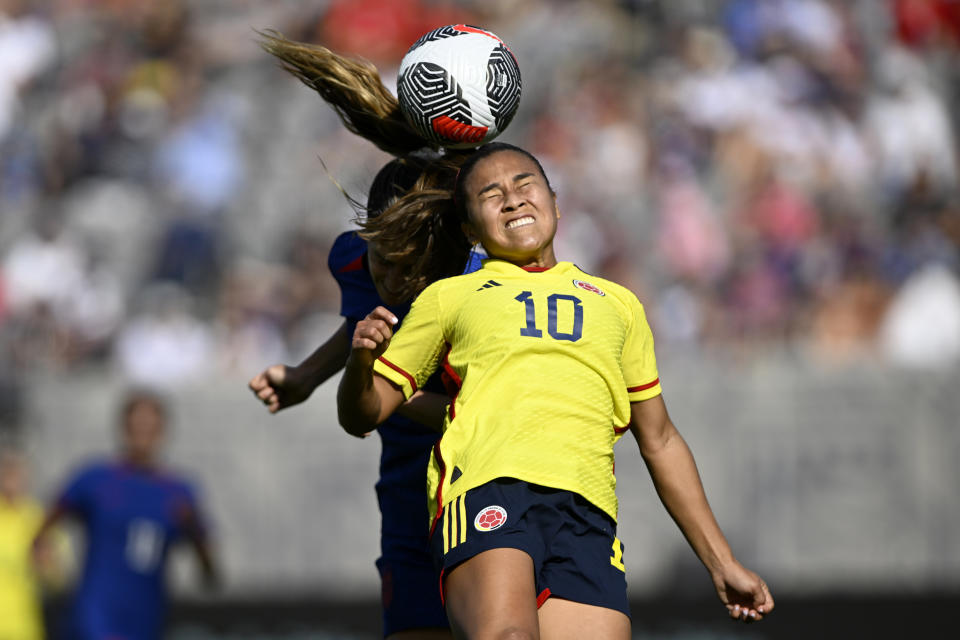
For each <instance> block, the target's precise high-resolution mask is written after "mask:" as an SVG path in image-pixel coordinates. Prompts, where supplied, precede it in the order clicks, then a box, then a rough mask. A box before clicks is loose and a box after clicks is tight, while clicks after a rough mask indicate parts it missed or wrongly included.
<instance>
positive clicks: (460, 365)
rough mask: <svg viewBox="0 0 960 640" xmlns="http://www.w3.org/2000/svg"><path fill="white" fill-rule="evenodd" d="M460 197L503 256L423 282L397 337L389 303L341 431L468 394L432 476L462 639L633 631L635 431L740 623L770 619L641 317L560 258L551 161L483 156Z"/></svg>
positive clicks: (369, 343) (440, 549) (363, 347)
mask: <svg viewBox="0 0 960 640" xmlns="http://www.w3.org/2000/svg"><path fill="white" fill-rule="evenodd" d="M420 197H421V194H418V193H411V194H408V195H407V196H405V197H404V198H401V200H400V201H399V202H398V204H397V205H396V208H397V209H403V208H404V207H405V206H406V205H408V204H409V203H410V202H412V201H415V200H416V199H418V198H420ZM449 201H450V203H451V204H452V205H453V206H454V207H455V210H456V212H457V213H458V214H459V215H460V216H461V219H462V222H463V230H464V233H465V234H466V236H467V237H468V238H469V239H470V240H472V241H476V242H479V243H480V244H482V245H483V247H484V248H485V249H486V251H487V254H488V255H489V256H490V257H491V258H490V259H489V260H487V261H485V262H484V265H483V268H482V269H480V270H479V271H477V272H475V273H471V274H467V275H462V276H457V277H453V278H448V279H445V280H441V281H439V282H436V283H434V284H432V285H430V286H429V287H427V288H426V289H425V290H424V291H423V292H422V293H421V294H420V295H419V296H418V297H417V299H416V300H415V302H414V304H413V307H412V309H411V311H410V313H409V314H408V315H407V317H406V320H405V322H404V326H403V328H402V329H401V330H400V331H399V332H397V333H396V334H394V333H393V328H394V327H395V326H396V320H397V319H396V317H395V315H393V314H392V313H391V312H390V311H388V310H387V309H385V308H382V307H381V308H377V309H376V310H374V312H373V313H371V314H370V315H369V316H367V318H366V319H365V320H363V321H362V322H360V323H358V324H357V328H356V330H355V331H354V334H353V339H352V349H351V352H350V356H349V358H348V360H347V365H346V368H345V373H344V376H343V378H342V380H341V382H340V387H339V390H338V395H337V399H338V408H339V412H340V421H341V424H342V425H343V426H344V428H345V429H346V430H347V431H348V432H349V433H352V434H354V435H362V434H364V433H366V432H367V431H369V430H370V429H371V428H373V427H374V426H375V425H376V424H379V423H381V422H382V421H383V420H384V419H386V418H387V417H388V416H390V415H391V414H392V413H393V411H394V410H395V409H396V408H397V407H399V406H400V405H401V404H402V403H403V401H404V400H405V399H406V398H408V397H410V396H411V395H412V394H413V393H415V392H416V390H417V389H418V388H419V387H420V385H421V384H422V383H423V382H424V381H425V380H426V378H427V377H428V376H429V375H430V374H431V373H433V371H434V370H435V369H437V368H438V367H441V366H442V367H443V369H444V370H446V371H447V373H448V374H449V376H450V377H451V378H452V379H454V380H456V381H457V382H458V383H459V385H460V388H459V393H458V394H457V395H456V397H455V399H454V400H453V401H452V402H451V403H450V406H449V412H448V417H447V419H446V423H445V428H444V433H443V437H442V439H441V440H440V441H439V442H438V443H437V445H435V447H434V450H433V454H432V456H431V461H430V468H429V470H428V489H429V493H430V495H431V496H432V501H431V505H430V509H431V522H432V525H431V527H432V540H431V542H432V546H433V549H434V553H435V557H436V558H437V559H438V560H439V564H440V566H441V568H442V572H443V573H442V576H443V577H442V582H441V585H442V590H443V593H444V595H445V599H446V600H445V601H446V610H447V614H448V616H449V618H450V622H451V625H452V628H453V630H454V633H455V635H457V636H458V637H465V638H487V637H490V638H492V637H506V635H505V634H510V637H516V638H521V637H523V638H537V637H540V636H543V637H547V638H585V637H591V638H628V637H629V636H630V621H629V617H628V615H629V613H628V606H627V595H626V580H625V573H624V564H623V547H622V545H621V544H620V542H619V540H618V539H617V538H616V520H615V519H616V514H617V500H616V495H615V493H614V486H615V480H614V476H613V444H614V442H616V440H617V439H618V438H619V437H620V435H621V434H622V433H624V432H625V431H626V430H627V429H629V430H630V431H631V432H632V433H633V435H634V437H635V439H636V441H637V443H638V445H639V447H640V452H641V454H642V456H643V458H644V461H645V463H646V465H647V467H648V469H649V472H650V475H651V477H652V479H653V482H654V485H655V487H656V489H657V492H658V494H659V495H660V498H661V500H662V502H663V504H664V506H665V507H666V509H667V510H668V511H669V513H670V514H671V516H672V517H673V518H674V520H675V521H676V522H677V524H678V526H679V528H680V530H681V531H682V532H683V534H684V536H686V538H687V540H688V541H689V543H690V544H691V546H692V547H693V549H694V551H695V552H696V554H697V555H698V557H699V558H700V560H701V561H702V562H703V563H704V565H705V566H706V568H707V570H708V571H709V573H710V576H711V579H712V580H713V583H714V585H715V587H716V589H717V593H718V595H719V596H720V599H721V601H722V602H723V603H724V604H725V605H726V607H727V608H728V610H729V613H730V616H732V617H733V618H738V619H741V620H745V621H751V620H759V619H761V618H763V616H764V615H766V614H768V613H769V612H770V611H771V610H772V609H773V598H772V596H771V595H770V592H769V590H768V589H767V587H766V585H765V584H764V583H763V581H762V580H761V579H760V578H759V577H758V576H757V575H756V574H755V573H753V572H752V571H749V570H748V569H746V568H744V567H743V566H741V565H740V564H739V563H738V562H737V561H736V559H735V558H734V556H733V553H732V552H731V550H730V547H729V545H728V544H727V541H726V540H725V538H724V536H723V533H722V532H721V531H720V528H719V526H718V525H717V523H716V520H715V519H714V516H713V513H712V512H711V509H710V507H709V505H708V504H707V500H706V497H705V494H704V491H703V488H702V485H701V482H700V479H699V476H698V473H697V470H696V466H695V464H694V460H693V456H692V455H691V453H690V450H689V449H688V448H687V445H686V444H685V442H684V440H683V438H682V437H681V436H680V434H679V433H678V431H677V429H676V427H675V426H674V425H673V423H672V422H671V421H670V418H669V416H668V414H667V409H666V405H665V404H664V401H663V398H662V396H661V388H660V381H659V375H658V373H657V367H656V361H655V357H654V352H653V339H652V335H651V333H650V329H649V326H648V325H647V322H646V318H645V316H644V311H643V307H642V305H641V304H640V302H639V301H638V300H637V298H636V297H635V296H634V295H633V294H632V293H630V292H629V291H627V290H626V289H624V288H623V287H621V286H619V285H617V284H615V283H613V282H610V281H607V280H603V279H601V278H598V277H595V276H592V275H589V274H586V273H584V272H582V271H580V270H579V269H578V268H577V267H575V266H574V265H572V264H570V263H565V262H558V261H557V259H556V257H555V255H554V250H553V239H554V235H555V233H556V229H557V219H558V218H559V210H558V208H557V202H556V195H555V194H554V192H553V190H552V189H551V187H550V184H549V182H548V181H547V178H546V175H545V174H544V172H543V169H542V167H541V166H540V164H539V162H538V161H537V160H536V159H535V158H534V157H533V156H532V155H530V154H529V153H527V152H526V151H523V150H521V149H519V148H517V147H513V146H511V145H506V144H502V143H492V144H489V145H486V146H484V147H481V148H480V149H479V151H478V152H476V153H475V154H474V155H472V156H471V157H470V158H468V159H467V160H466V162H464V164H463V165H462V167H461V169H460V173H459V176H458V179H457V182H456V186H455V189H454V192H453V194H452V198H449ZM436 204H437V202H436V200H435V201H434V205H435V206H436Z"/></svg>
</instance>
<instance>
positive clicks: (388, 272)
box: [367, 242, 405, 305]
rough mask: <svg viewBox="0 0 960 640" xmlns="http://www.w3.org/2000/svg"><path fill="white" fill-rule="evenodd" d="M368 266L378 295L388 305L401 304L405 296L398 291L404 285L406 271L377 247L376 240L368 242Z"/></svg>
mask: <svg viewBox="0 0 960 640" xmlns="http://www.w3.org/2000/svg"><path fill="white" fill-rule="evenodd" d="M367 268H368V269H370V279H371V280H373V286H375V287H376V288H377V295H379V296H380V299H381V300H383V301H384V302H385V303H386V304H388V305H394V304H400V303H402V302H404V301H405V298H404V297H403V296H402V295H400V294H399V293H397V292H398V291H399V290H400V289H402V287H403V281H404V276H405V274H404V272H403V269H402V268H401V267H400V265H398V264H396V263H395V262H390V261H389V260H387V259H386V258H385V257H384V256H383V254H382V253H380V251H379V250H378V249H377V243H376V242H369V243H368V244H367Z"/></svg>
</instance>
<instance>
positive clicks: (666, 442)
mask: <svg viewBox="0 0 960 640" xmlns="http://www.w3.org/2000/svg"><path fill="white" fill-rule="evenodd" d="M630 430H631V432H632V433H633V436H634V438H636V440H637V444H638V445H639V447H640V454H641V455H642V456H643V460H644V462H645V463H646V465H647V469H648V470H649V471H650V476H651V478H652V479H653V484H654V486H655V487H656V490H657V495H659V496H660V500H661V502H663V505H664V507H666V509H667V511H668V512H669V513H670V516H671V517H672V518H673V520H674V521H675V522H676V523H677V526H678V527H679V528H680V531H681V532H682V533H683V535H684V537H685V538H686V539H687V541H688V542H689V543H690V546H691V547H693V550H694V552H695V553H696V554H697V557H698V558H700V561H701V562H703V564H704V566H705V567H706V568H707V570H708V571H709V572H710V577H711V579H712V580H713V584H714V587H715V588H716V590H717V595H718V596H719V597H720V600H721V601H722V602H723V603H724V605H725V606H726V607H727V611H728V612H729V614H730V617H732V618H734V619H738V620H742V621H744V622H752V621H756V620H762V619H763V617H764V616H765V615H767V614H769V613H770V612H771V611H772V610H773V597H772V596H771V595H770V591H769V589H768V588H767V585H766V584H765V583H764V582H763V580H761V579H760V577H759V576H758V575H757V574H756V573H754V572H753V571H750V570H749V569H746V568H745V567H743V566H742V565H741V564H740V563H739V562H737V560H736V558H734V556H733V552H732V551H731V549H730V545H729V544H728V543H727V540H726V538H725V537H724V535H723V532H722V531H721V530H720V526H719V525H718V524H717V521H716V518H715V517H714V515H713V511H712V510H711V509H710V505H709V503H708V502H707V497H706V493H705V492H704V490H703V484H702V482H701V481H700V474H699V472H698V471H697V466H696V463H695V462H694V459H693V454H692V453H691V452H690V448H689V447H688V446H687V443H686V442H685V441H684V439H683V437H682V436H681V435H680V432H679V431H677V428H676V427H675V426H674V424H673V422H671V420H670V416H669V415H668V413H667V407H666V404H665V403H664V401H663V396H656V397H654V398H651V399H649V400H644V401H642V402H634V403H633V404H632V405H631V420H630Z"/></svg>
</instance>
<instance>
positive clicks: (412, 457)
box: [249, 34, 479, 639]
mask: <svg viewBox="0 0 960 640" xmlns="http://www.w3.org/2000/svg"><path fill="white" fill-rule="evenodd" d="M264 38H265V39H264V48H265V49H266V50H267V51H268V52H270V53H271V54H273V55H275V56H277V57H278V58H279V59H280V60H282V61H283V63H284V68H285V69H287V70H288V71H290V72H291V73H293V74H294V75H296V76H297V77H299V78H300V79H301V80H303V81H304V83H305V84H307V86H309V87H311V88H312V89H314V90H315V91H317V92H318V93H319V94H320V95H321V97H323V98H324V100H326V101H327V102H328V103H329V104H331V105H332V106H333V107H334V108H335V109H336V110H337V113H338V114H339V115H340V117H341V118H342V120H343V122H344V125H345V126H346V127H347V128H348V129H349V130H350V131H353V132H354V133H357V134H358V135H361V136H362V137H364V138H366V139H368V140H370V141H371V142H373V143H374V144H375V145H376V146H378V147H379V148H380V149H383V150H384V151H387V152H388V153H391V154H394V155H397V156H399V157H398V158H396V159H394V160H391V161H390V162H387V163H386V164H385V165H384V166H383V168H382V169H381V170H380V171H379V172H378V173H377V175H376V177H375V178H374V180H373V183H372V185H371V187H370V191H369V194H368V199H367V205H366V208H365V210H366V216H365V218H364V219H362V220H361V221H360V223H361V227H364V228H366V227H371V226H375V227H376V228H377V229H379V230H380V231H379V232H378V237H379V240H378V241H375V242H369V243H368V242H367V241H366V240H364V239H363V237H362V236H363V235H365V234H364V233H363V232H360V233H359V234H358V233H357V232H355V231H348V232H346V233H343V234H341V235H340V236H339V237H338V238H337V239H336V240H335V242H334V244H333V247H332V248H331V250H330V257H329V261H328V262H329V266H330V271H331V273H332V274H333V276H334V278H335V279H336V281H337V284H338V285H339V287H340V292H341V309H340V313H341V315H342V316H343V317H344V322H343V324H342V325H341V326H340V328H339V329H338V330H337V331H335V332H334V333H333V335H331V336H330V338H329V339H328V340H327V341H326V342H324V344H323V345H321V346H320V347H319V348H318V349H317V350H316V351H314V352H313V353H312V354H311V355H310V356H309V357H307V358H306V359H305V360H304V361H303V362H301V363H300V364H299V365H297V366H295V367H290V366H286V365H279V364H278V365H273V366H271V367H268V368H267V369H265V370H264V371H263V372H261V373H260V374H258V375H257V376H255V377H254V378H253V379H252V380H251V381H250V383H249V386H250V389H251V390H252V391H253V392H254V393H255V394H256V395H257V397H258V398H259V399H260V400H261V401H262V402H263V403H264V404H265V405H266V406H267V408H268V409H269V411H270V412H271V413H275V412H277V411H280V410H281V409H284V408H286V407H289V406H293V405H296V404H299V403H300V402H303V401H304V400H306V399H307V398H308V397H309V396H310V394H311V393H312V392H313V390H314V389H316V388H317V387H318V386H319V385H320V384H322V383H323V382H324V381H325V380H327V379H328V378H330V377H331V376H333V375H334V374H336V373H337V372H339V371H340V370H341V369H342V368H343V366H344V363H345V362H346V360H347V356H348V355H349V353H350V340H351V336H352V335H353V331H354V328H355V326H356V323H357V322H358V321H360V320H362V319H363V318H364V317H365V316H366V315H367V314H368V313H370V312H371V311H372V310H373V309H374V308H376V307H378V306H381V305H383V306H385V307H387V308H389V309H390V310H391V313H393V314H394V315H395V317H397V318H400V319H402V318H403V316H404V315H406V312H407V310H408V309H409V302H410V299H411V298H412V297H413V296H414V295H415V294H416V293H418V292H419V291H420V290H421V289H423V287H425V286H426V285H427V284H428V283H429V282H432V281H434V280H436V279H439V278H442V277H446V276H451V275H456V274H459V273H462V272H463V271H464V268H465V266H466V269H467V270H468V271H469V270H473V269H476V268H478V267H479V261H478V260H473V257H472V256H473V254H472V253H471V252H470V245H469V244H468V243H467V242H466V241H465V239H464V238H463V237H462V235H461V234H460V233H459V229H458V224H457V223H456V221H449V220H447V219H444V218H441V217H439V216H437V215H436V210H435V209H434V208H432V207H431V206H429V203H427V204H426V206H424V207H420V208H418V209H417V210H416V211H407V215H404V216H403V217H381V213H382V212H384V211H385V210H387V209H389V207H390V205H392V204H393V203H394V202H395V201H396V199H397V198H398V197H400V196H402V195H403V194H404V193H406V192H407V191H408V190H410V189H417V190H419V191H424V192H432V191H434V190H436V189H437V188H440V187H445V188H446V189H449V187H450V185H452V183H453V181H454V178H455V176H456V171H457V168H458V166H459V163H460V162H461V161H462V160H463V158H464V157H465V155H462V154H448V155H446V156H440V155H438V154H436V153H434V152H432V151H430V150H429V149H426V148H425V147H427V146H428V143H427V141H425V140H423V139H422V138H420V137H419V136H418V135H417V134H416V133H414V132H413V131H412V130H411V129H410V128H409V126H408V125H407V124H406V121H405V120H404V119H403V116H402V114H401V113H400V111H399V105H398V104H397V102H396V99H395V98H394V97H393V95H392V94H391V93H390V92H389V91H388V90H387V89H386V87H384V86H383V84H382V82H381V81H380V77H379V74H378V73H377V70H376V68H375V67H373V65H370V64H369V63H364V62H360V61H354V60H350V59H348V58H343V57H341V56H338V55H337V54H335V53H333V52H331V51H329V50H328V49H326V48H324V47H319V46H314V45H307V44H303V43H297V42H292V41H289V40H286V39H284V38H282V37H279V36H272V35H266V34H265V35H264ZM447 222H453V225H452V227H451V226H450V225H448V224H446V223H447ZM425 389H426V390H427V393H418V394H415V396H414V397H412V398H411V400H410V401H409V402H407V403H405V404H404V406H403V407H401V408H400V410H399V412H398V413H400V414H402V415H397V416H393V417H392V418H391V419H390V420H388V421H386V422H384V423H383V424H382V425H380V427H379V428H378V429H377V432H378V433H379V435H380V439H381V442H382V454H381V458H380V468H379V474H380V476H379V480H378V481H377V484H376V491H377V501H378V505H379V507H380V512H381V515H382V524H381V538H380V544H381V556H380V558H379V559H378V560H377V569H378V570H379V572H380V577H381V585H382V606H383V633H384V636H386V637H388V638H391V639H400V638H444V637H449V635H450V634H449V630H448V623H447V619H446V615H445V613H444V610H443V604H442V603H441V602H440V596H439V593H438V591H437V588H436V585H437V579H438V574H437V570H436V568H435V567H434V564H433V562H432V559H431V556H430V548H429V538H428V533H429V532H428V529H427V524H426V523H427V518H428V514H427V503H426V493H425V490H424V486H425V482H426V478H425V470H426V467H427V462H428V459H429V457H430V450H431V448H432V447H433V445H434V443H435V442H436V440H437V438H438V437H439V428H440V425H441V424H442V422H443V413H444V410H445V406H446V404H447V402H448V398H447V397H446V396H445V395H442V394H443V391H444V389H443V386H442V384H441V383H440V381H439V379H434V380H432V381H431V382H430V383H428V384H427V385H426V387H425Z"/></svg>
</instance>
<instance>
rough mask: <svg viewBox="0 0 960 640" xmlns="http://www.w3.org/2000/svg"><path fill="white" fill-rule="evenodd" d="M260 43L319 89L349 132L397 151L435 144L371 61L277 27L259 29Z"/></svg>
mask: <svg viewBox="0 0 960 640" xmlns="http://www.w3.org/2000/svg"><path fill="white" fill-rule="evenodd" d="M257 33H258V34H259V35H260V37H261V38H262V40H261V41H260V46H261V47H262V48H263V49H264V50H265V51H266V52H267V53H269V54H271V55H272V56H274V57H276V58H277V59H279V60H280V63H281V66H282V67H283V68H284V69H285V70H286V71H288V72H289V73H291V74H293V75H294V76H296V77H297V78H299V79H300V81H301V82H303V83H304V84H305V85H307V86H308V87H310V88H311V89H313V90H314V91H316V92H317V93H318V94H320V97H321V98H323V99H324V101H326V102H327V104H329V105H330V106H331V107H333V109H334V111H336V112H337V115H338V116H340V120H342V121H343V124H344V126H345V127H346V128H347V129H348V130H350V131H351V132H353V133H355V134H357V135H358V136H361V137H363V138H366V139H367V140H369V141H370V142H372V143H373V144H374V145H376V146H377V147H378V148H379V149H381V150H383V151H386V152H387V153H389V154H391V155H394V156H402V155H404V154H407V153H410V152H412V151H416V150H417V149H422V148H424V147H430V148H434V149H435V148H436V146H435V145H434V144H433V143H431V142H429V141H428V140H425V139H424V138H422V137H420V135H419V134H417V133H416V131H414V130H413V128H412V127H410V125H409V124H407V121H406V119H405V118H404V117H403V113H402V112H401V111H400V103H399V102H398V101H397V99H396V97H394V95H393V94H392V93H390V90H389V89H387V87H386V86H385V85H384V84H383V81H382V80H381V79H380V73H379V72H378V71H377V68H376V67H375V66H374V65H373V64H372V63H370V62H368V61H366V60H360V59H352V58H347V57H344V56H341V55H338V54H336V53H334V52H332V51H330V50H329V49H327V48H326V47H322V46H319V45H313V44H307V43H303V42H294V41H293V40H288V39H287V38H285V37H283V35H281V34H280V33H277V32H275V31H266V32H261V31H258V32H257Z"/></svg>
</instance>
